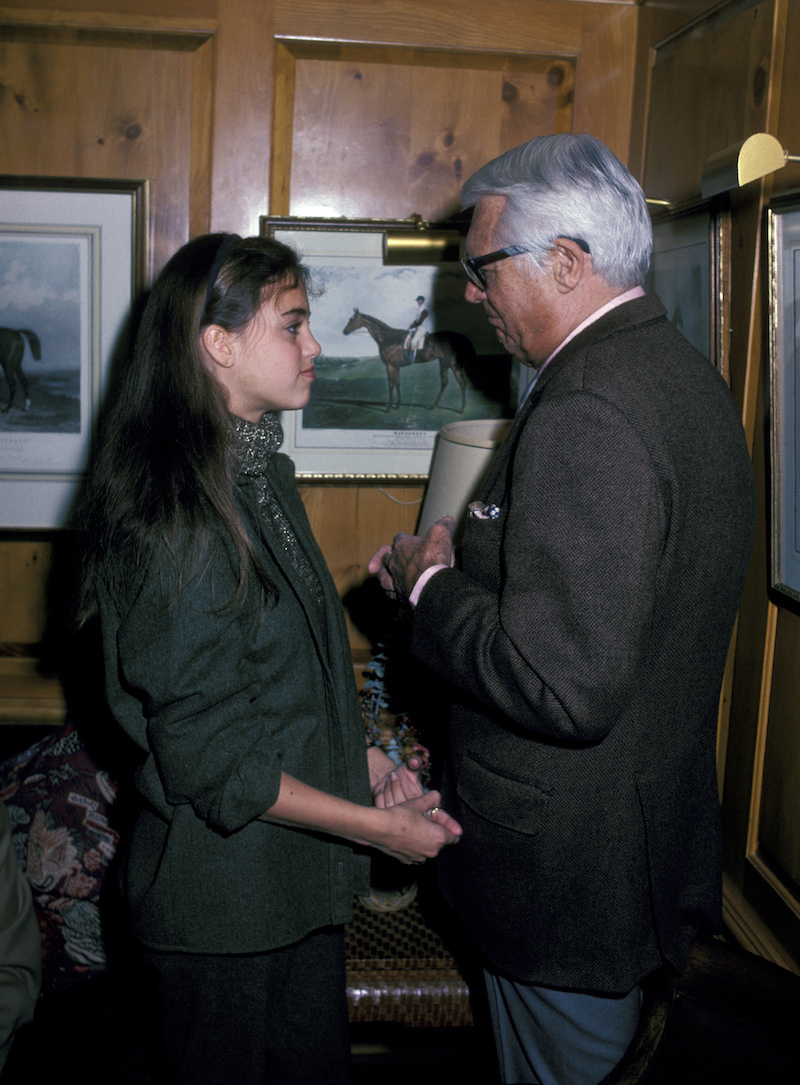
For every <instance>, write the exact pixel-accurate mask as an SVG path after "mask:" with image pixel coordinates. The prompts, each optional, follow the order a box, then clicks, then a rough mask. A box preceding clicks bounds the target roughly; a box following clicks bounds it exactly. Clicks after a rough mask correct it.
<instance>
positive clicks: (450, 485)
mask: <svg viewBox="0 0 800 1085" xmlns="http://www.w3.org/2000/svg"><path fill="white" fill-rule="evenodd" d="M510 429H511V421H510V420H509V419H502V418H492V419H479V420H476V421H474V422H449V423H448V424H447V425H446V426H442V428H441V430H440V431H439V434H438V437H437V441H436V448H435V449H434V453H433V462H432V464H431V473H430V478H429V479H428V486H427V489H426V490H425V500H424V501H423V503H422V511H421V512H420V517H419V523H418V525H417V533H418V534H420V535H424V534H425V533H426V532H427V531H428V529H429V528H430V527H431V525H432V524H435V523H436V521H437V520H438V519H440V518H441V517H442V516H453V517H455V520H456V527H455V531H454V535H456V536H458V535H459V534H460V533H461V530H462V529H463V526H464V518H465V514H466V508H467V505H468V504H469V502H470V501H474V500H475V499H476V498H480V496H481V495H480V492H479V490H480V485H481V483H482V482H483V479H484V477H485V475H486V472H487V470H488V469H489V465H490V463H491V462H492V459H493V458H494V454H495V452H496V451H497V449H498V448H499V447H500V445H501V443H502V441H503V439H504V438H505V436H506V434H507V433H508V431H509V430H510Z"/></svg>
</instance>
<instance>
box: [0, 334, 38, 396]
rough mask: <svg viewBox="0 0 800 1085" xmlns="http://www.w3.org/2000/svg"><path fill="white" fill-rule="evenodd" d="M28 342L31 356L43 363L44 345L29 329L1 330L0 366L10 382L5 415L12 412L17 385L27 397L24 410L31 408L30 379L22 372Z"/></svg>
mask: <svg viewBox="0 0 800 1085" xmlns="http://www.w3.org/2000/svg"><path fill="white" fill-rule="evenodd" d="M26 339H27V340H28V346H29V347H30V348H31V354H32V355H33V356H34V358H35V359H36V361H37V362H38V361H41V358H42V345H41V343H40V342H39V336H38V335H37V334H36V333H35V332H32V331H30V330H29V329H28V328H20V329H19V330H17V329H16V328H0V365H2V366H3V376H4V377H5V378H6V381H7V382H8V403H7V404H6V405H5V407H3V413H4V414H5V413H6V412H7V411H10V410H11V404H12V403H13V402H14V393H15V392H16V390H17V384H19V385H20V386H21V387H22V393H23V395H24V396H25V404H24V406H23V408H22V409H23V410H25V411H29V410H30V407H31V401H30V396H29V393H28V378H27V377H26V376H25V374H24V373H23V371H22V358H23V355H24V354H25V340H26Z"/></svg>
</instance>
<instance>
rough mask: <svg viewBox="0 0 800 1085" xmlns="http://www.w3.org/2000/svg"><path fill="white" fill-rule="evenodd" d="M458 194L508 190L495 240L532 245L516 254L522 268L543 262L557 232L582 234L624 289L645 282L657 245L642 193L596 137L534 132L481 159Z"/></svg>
mask: <svg viewBox="0 0 800 1085" xmlns="http://www.w3.org/2000/svg"><path fill="white" fill-rule="evenodd" d="M461 195H462V203H463V206H464V207H465V208H466V207H473V206H474V205H475V204H476V203H477V202H478V200H479V199H480V198H481V196H505V197H506V204H505V207H504V208H503V211H502V213H501V215H500V217H499V219H498V222H497V226H496V237H495V240H496V242H497V244H498V246H502V247H505V246H508V245H521V246H523V247H524V248H526V249H528V250H530V252H529V253H528V254H527V255H525V256H518V257H516V260H517V262H518V264H522V265H523V267H524V265H525V263H528V262H529V264H528V270H529V271H530V270H531V269H530V264H533V266H534V267H535V268H536V269H537V270H538V271H540V272H541V271H543V270H544V269H545V267H546V265H547V262H548V259H549V256H550V253H551V251H552V247H553V242H554V241H555V239H556V238H557V237H567V238H573V239H578V238H580V239H581V240H582V241H585V242H586V244H587V245H588V246H589V249H590V250H591V254H592V266H593V268H594V270H595V272H596V273H597V274H598V275H599V276H600V277H601V278H602V279H604V280H605V282H606V283H608V285H609V286H611V287H614V288H619V289H625V290H627V289H630V288H631V287H633V286H638V285H640V284H641V283H642V282H644V277H645V275H646V274H647V269H648V267H649V265H650V253H651V250H652V247H653V228H652V225H651V222H650V214H649V212H648V210H647V203H646V202H645V198H644V193H643V192H642V189H641V187H640V186H639V184H638V182H637V181H636V179H635V178H634V177H633V175H632V174H631V173H630V172H629V171H628V170H627V169H626V168H625V166H623V164H622V163H621V162H620V161H619V159H618V158H616V157H615V155H613V154H612V153H611V151H610V150H609V149H608V147H606V146H605V144H604V143H601V142H600V140H598V139H595V138H594V136H589V135H585V134H580V135H569V134H566V135H557V136H539V137H538V138H537V139H532V140H530V141H529V142H528V143H523V144H522V145H521V146H519V147H515V148H514V149H513V150H511V151H507V152H506V153H505V154H502V155H500V156H499V158H495V159H493V160H492V161H491V162H488V163H487V164H486V165H485V166H482V167H481V169H479V170H478V171H477V172H476V173H474V174H473V175H472V177H470V179H469V180H468V181H467V182H466V184H465V185H464V187H463V189H462V193H461ZM477 255H481V254H477ZM520 270H522V268H521V269H520Z"/></svg>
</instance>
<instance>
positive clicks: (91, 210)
mask: <svg viewBox="0 0 800 1085" xmlns="http://www.w3.org/2000/svg"><path fill="white" fill-rule="evenodd" d="M146 228H147V184H146V182H144V181H105V180H98V181H94V180H84V179H80V180H77V179H75V180H72V179H65V178H42V177H36V178H32V177H9V176H5V177H2V176H0V362H2V381H0V526H2V527H5V528H53V527H59V526H62V525H63V524H64V522H65V519H66V517H67V514H68V512H69V508H70V504H71V502H72V500H73V498H74V496H75V494H76V489H77V486H78V484H79V482H80V480H81V478H82V475H83V473H84V471H85V469H86V466H87V464H88V460H89V456H90V454H91V444H92V435H93V426H94V422H95V419H96V416H97V409H98V406H99V403H100V400H101V396H102V394H103V389H104V385H105V381H106V377H107V374H108V370H109V366H110V364H111V360H112V357H113V355H114V351H115V349H116V348H117V346H118V345H119V343H120V340H121V338H122V336H123V333H124V330H125V327H126V322H127V321H128V319H129V317H130V313H131V306H132V303H133V300H134V298H135V297H136V296H137V294H138V293H139V291H140V290H141V288H142V284H143V279H144V249H145V244H144V236H145V230H146Z"/></svg>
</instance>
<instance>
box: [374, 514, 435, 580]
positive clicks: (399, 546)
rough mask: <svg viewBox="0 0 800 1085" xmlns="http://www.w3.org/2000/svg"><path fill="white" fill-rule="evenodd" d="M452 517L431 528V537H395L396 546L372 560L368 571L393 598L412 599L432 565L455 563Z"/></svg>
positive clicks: (385, 549) (376, 555) (389, 547)
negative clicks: (376, 577) (416, 588)
mask: <svg viewBox="0 0 800 1085" xmlns="http://www.w3.org/2000/svg"><path fill="white" fill-rule="evenodd" d="M455 524H456V522H455V520H454V519H453V517H452V516H443V517H442V518H441V520H437V521H436V523H435V524H434V525H433V526H432V527H431V528H430V530H429V531H428V534H427V535H425V536H424V538H423V537H420V536H419V535H408V534H406V533H405V532H402V533H401V534H399V535H395V537H394V543H393V544H392V546H388V545H387V546H382V547H381V548H380V550H377V551H376V552H375V553H374V554H373V555H372V557H371V558H370V560H369V565H368V566H367V569H368V570H369V572H370V573H372V574H373V575H374V574H376V573H377V575H378V581H379V583H380V585H381V587H382V588H383V590H384V591H385V592H387V593H388V594H389V595H396V596H399V597H400V598H401V599H408V597H409V595H410V594H411V592H412V590H413V588H414V585H415V584H416V582H417V580H418V579H419V577H420V576H421V574H422V573H424V572H425V570H426V569H430V567H431V566H432V565H452V564H453V540H452V534H453V528H454V527H455Z"/></svg>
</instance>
